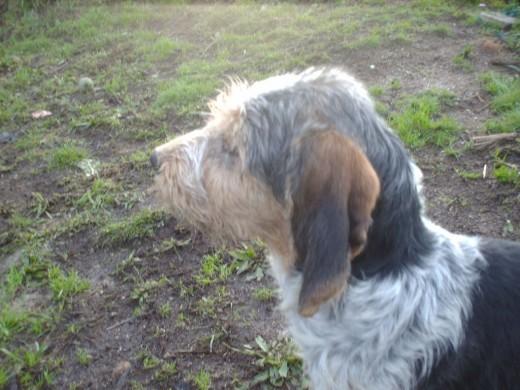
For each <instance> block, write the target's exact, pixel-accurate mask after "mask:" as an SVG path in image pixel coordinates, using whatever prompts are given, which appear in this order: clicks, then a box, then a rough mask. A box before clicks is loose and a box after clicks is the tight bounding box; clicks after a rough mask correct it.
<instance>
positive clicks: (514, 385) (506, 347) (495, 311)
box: [419, 240, 520, 390]
mask: <svg viewBox="0 0 520 390" xmlns="http://www.w3.org/2000/svg"><path fill="white" fill-rule="evenodd" d="M480 249H481V251H482V254H483V255H484V257H485V259H486V261H487V263H488V267H487V268H486V269H484V270H483V271H482V274H481V278H480V281H479V283H478V284H477V285H476V286H475V289H474V291H473V296H472V303H473V311H472V315H471V317H470V319H469V321H468V322H467V324H466V329H465V338H464V340H463V343H462V344H461V345H460V347H459V348H458V349H457V350H456V351H451V353H449V354H447V355H446V356H444V357H443V358H442V359H441V361H440V362H439V364H438V365H437V366H436V367H435V369H434V370H433V371H432V372H431V375H429V377H428V378H427V379H426V380H425V381H424V382H423V383H422V384H421V385H420V386H419V388H420V389H424V390H516V389H520V244H517V243H513V242H509V241H503V240H483V241H482V243H481V248H480Z"/></svg>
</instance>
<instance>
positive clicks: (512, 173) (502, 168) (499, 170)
mask: <svg viewBox="0 0 520 390" xmlns="http://www.w3.org/2000/svg"><path fill="white" fill-rule="evenodd" d="M493 176H495V178H496V179H497V181H498V182H499V183H502V184H513V185H520V173H519V172H518V169H516V168H513V167H508V166H506V165H499V166H495V170H494V171H493Z"/></svg>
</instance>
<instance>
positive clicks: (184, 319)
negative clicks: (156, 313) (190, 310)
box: [175, 312, 188, 328]
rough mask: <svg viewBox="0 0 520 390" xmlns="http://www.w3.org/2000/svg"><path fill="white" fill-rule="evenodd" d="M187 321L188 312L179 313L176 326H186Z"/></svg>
mask: <svg viewBox="0 0 520 390" xmlns="http://www.w3.org/2000/svg"><path fill="white" fill-rule="evenodd" d="M187 323H188V319H187V317H186V314H184V313H182V312H181V313H179V314H178V315H177V319H176V320H175V326H176V327H177V328H185V327H186V325H187Z"/></svg>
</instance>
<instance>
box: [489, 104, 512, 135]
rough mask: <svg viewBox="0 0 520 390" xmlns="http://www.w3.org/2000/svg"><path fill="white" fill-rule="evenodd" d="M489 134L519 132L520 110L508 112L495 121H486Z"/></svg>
mask: <svg viewBox="0 0 520 390" xmlns="http://www.w3.org/2000/svg"><path fill="white" fill-rule="evenodd" d="M485 126H486V130H487V131H488V132H489V133H513V132H515V131H520V109H515V110H512V111H508V112H506V113H504V114H502V115H500V116H499V117H498V118H496V119H489V120H487V121H486V125H485Z"/></svg>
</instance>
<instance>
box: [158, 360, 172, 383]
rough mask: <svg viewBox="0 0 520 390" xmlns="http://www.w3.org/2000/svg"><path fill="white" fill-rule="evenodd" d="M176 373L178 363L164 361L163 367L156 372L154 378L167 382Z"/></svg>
mask: <svg viewBox="0 0 520 390" xmlns="http://www.w3.org/2000/svg"><path fill="white" fill-rule="evenodd" d="M175 374H177V364H175V362H171V363H163V364H162V365H161V368H159V369H158V370H157V371H156V372H155V374H154V378H155V379H156V380H157V381H159V382H165V381H167V380H168V379H170V378H171V377H173V376H175Z"/></svg>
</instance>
